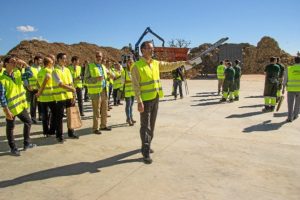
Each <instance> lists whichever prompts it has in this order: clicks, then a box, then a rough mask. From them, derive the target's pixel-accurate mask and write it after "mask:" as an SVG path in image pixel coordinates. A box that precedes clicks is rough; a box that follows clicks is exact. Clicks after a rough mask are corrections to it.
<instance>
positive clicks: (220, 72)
mask: <svg viewBox="0 0 300 200" xmlns="http://www.w3.org/2000/svg"><path fill="white" fill-rule="evenodd" d="M224 72H225V66H224V65H219V66H218V67H217V77H218V79H224V78H225V74H224Z"/></svg>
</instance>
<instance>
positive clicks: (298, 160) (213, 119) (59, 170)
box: [0, 75, 300, 200]
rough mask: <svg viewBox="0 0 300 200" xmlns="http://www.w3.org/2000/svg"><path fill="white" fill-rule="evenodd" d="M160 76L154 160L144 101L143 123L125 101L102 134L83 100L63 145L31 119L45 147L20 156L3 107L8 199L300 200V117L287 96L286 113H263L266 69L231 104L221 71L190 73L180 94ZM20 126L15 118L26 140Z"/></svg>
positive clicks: (3, 192)
mask: <svg viewBox="0 0 300 200" xmlns="http://www.w3.org/2000/svg"><path fill="white" fill-rule="evenodd" d="M162 82H163V89H164V93H165V98H163V99H161V101H160V104H159V112H158V118H157V122H156V129H155V133H154V139H153V142H152V148H153V149H154V154H152V158H153V163H152V164H151V165H146V164H144V163H143V162H142V156H141V153H140V146H141V142H140V136H139V128H140V124H139V123H140V119H139V113H138V112H137V104H136V103H135V104H134V119H136V120H137V123H136V125H135V126H128V125H127V124H126V120H125V119H126V118H125V111H124V109H125V106H124V105H123V106H117V107H113V109H112V110H111V111H110V112H109V114H110V115H111V117H110V118H108V124H109V125H110V126H112V131H102V134H101V135H95V134H93V133H92V129H91V127H92V107H91V102H85V103H84V106H85V108H84V109H85V114H86V116H85V117H83V118H82V120H83V127H82V128H81V129H79V130H76V134H78V135H79V136H80V138H79V140H74V139H68V138H67V135H66V134H65V136H66V142H65V143H64V144H58V143H57V142H56V140H55V137H49V138H45V137H43V135H42V132H41V131H42V126H41V122H39V123H38V124H37V125H32V129H31V132H32V134H31V135H32V142H33V143H35V144H37V145H38V146H37V147H36V148H34V149H30V150H28V151H26V152H24V151H21V156H20V157H14V156H11V155H10V153H9V147H8V144H7V140H6V135H5V118H4V115H3V112H2V111H1V118H0V124H1V128H0V169H1V172H0V200H7V199H12V200H18V199H22V200H27V199H28V200H83V199H87V200H104V199H105V200H106V199H116V200H117V199H121V200H135V199H143V200H155V199H156V200H157V199H161V200H175V199H186V200H254V199H255V200H299V199H300V123H299V122H300V120H299V119H297V120H296V121H294V122H292V123H286V122H285V120H286V118H287V103H286V100H285V102H284V103H283V105H282V108H281V110H280V111H279V112H274V113H262V111H261V110H262V108H263V103H264V100H263V96H262V94H263V87H264V76H262V75H244V76H242V81H241V94H240V100H239V101H237V102H233V103H219V100H220V98H221V96H217V94H216V90H217V80H215V79H206V80H188V87H189V95H188V96H186V95H185V96H184V98H183V99H177V100H174V98H173V97H172V96H171V85H172V80H163V81H162ZM183 88H184V86H183ZM184 94H185V91H184ZM22 129H23V126H22V124H21V123H20V121H18V120H17V121H16V127H15V136H16V140H17V144H18V147H19V148H20V149H22V142H23V136H22ZM66 130H67V129H66V123H65V126H64V132H65V133H66Z"/></svg>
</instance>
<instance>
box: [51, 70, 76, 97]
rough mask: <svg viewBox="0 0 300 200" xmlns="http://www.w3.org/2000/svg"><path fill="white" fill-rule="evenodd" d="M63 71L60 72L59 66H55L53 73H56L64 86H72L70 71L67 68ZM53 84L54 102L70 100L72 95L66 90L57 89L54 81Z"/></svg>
mask: <svg viewBox="0 0 300 200" xmlns="http://www.w3.org/2000/svg"><path fill="white" fill-rule="evenodd" d="M63 69H64V71H62V69H61V67H60V66H56V67H55V68H54V70H53V73H56V74H57V76H58V77H59V79H60V80H61V81H62V83H63V84H65V85H72V75H71V72H70V70H69V69H68V68H67V67H64V68H63ZM52 82H53V86H52V88H53V96H54V99H55V101H63V100H66V99H72V98H73V93H72V92H69V91H67V90H66V89H64V88H62V87H59V86H58V84H57V83H56V81H54V80H53V81H52Z"/></svg>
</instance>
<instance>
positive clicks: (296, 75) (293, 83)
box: [262, 56, 300, 122]
mask: <svg viewBox="0 0 300 200" xmlns="http://www.w3.org/2000/svg"><path fill="white" fill-rule="evenodd" d="M285 90H287V104H288V117H287V119H286V122H292V121H294V120H295V119H297V118H298V116H299V109H300V57H299V56H296V57H295V58H294V64H293V65H291V66H288V67H285V66H284V65H283V64H281V62H280V58H278V57H271V58H270V63H269V64H268V65H267V66H266V67H265V88H264V101H265V107H264V108H263V110H262V111H263V112H273V111H274V110H275V106H276V104H277V103H280V102H279V101H280V99H281V96H282V95H284V93H285Z"/></svg>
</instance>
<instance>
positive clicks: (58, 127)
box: [52, 99, 74, 139]
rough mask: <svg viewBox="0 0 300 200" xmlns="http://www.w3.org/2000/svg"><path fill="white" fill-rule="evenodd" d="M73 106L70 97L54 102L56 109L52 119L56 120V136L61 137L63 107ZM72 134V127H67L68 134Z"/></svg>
mask: <svg viewBox="0 0 300 200" xmlns="http://www.w3.org/2000/svg"><path fill="white" fill-rule="evenodd" d="M71 106H73V105H72V103H71V99H67V100H64V101H57V102H56V109H55V113H53V114H54V115H52V117H54V119H55V120H56V123H55V132H56V138H61V139H63V116H64V110H65V108H69V107H71ZM73 134H74V129H68V136H72V135H73Z"/></svg>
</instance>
